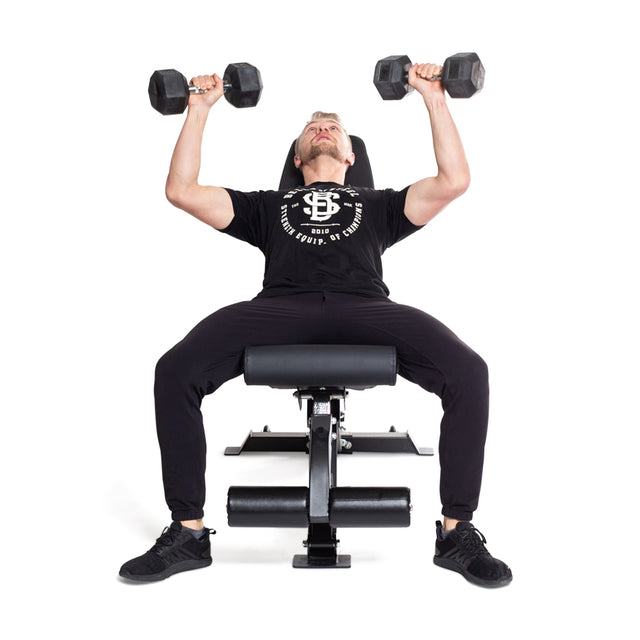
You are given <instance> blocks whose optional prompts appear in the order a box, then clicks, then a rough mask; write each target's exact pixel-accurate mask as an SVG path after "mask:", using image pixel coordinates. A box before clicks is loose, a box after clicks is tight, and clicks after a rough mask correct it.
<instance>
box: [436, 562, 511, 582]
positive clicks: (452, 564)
mask: <svg viewBox="0 0 640 640" xmlns="http://www.w3.org/2000/svg"><path fill="white" fill-rule="evenodd" d="M433 563H434V564H436V565H437V566H439V567H442V568H443V569H450V570H451V571H455V572H457V573H459V574H461V575H463V576H464V577H465V578H466V579H467V580H468V581H469V582H471V583H472V584H475V585H477V586H478V587H488V588H490V589H497V588H498V587H506V586H507V585H508V584H509V583H510V582H511V580H512V579H513V575H512V574H511V570H509V574H508V575H506V576H505V577H504V578H500V580H483V579H482V578H478V577H477V576H474V575H473V574H471V573H469V572H468V571H466V569H463V568H462V567H461V566H460V565H459V564H458V563H457V562H456V561H455V560H449V559H448V558H439V557H438V556H434V558H433Z"/></svg>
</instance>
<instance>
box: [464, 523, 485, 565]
mask: <svg viewBox="0 0 640 640" xmlns="http://www.w3.org/2000/svg"><path fill="white" fill-rule="evenodd" d="M457 533H458V535H459V536H460V546H462V547H464V549H465V551H467V552H468V553H469V554H470V555H472V556H474V557H475V556H482V555H489V552H488V551H487V549H486V547H485V546H484V545H485V543H486V542H487V539H486V538H485V537H484V534H483V533H482V532H481V531H480V530H479V529H476V528H475V527H474V526H473V525H471V526H470V527H469V528H466V529H463V530H462V531H458V532H457Z"/></svg>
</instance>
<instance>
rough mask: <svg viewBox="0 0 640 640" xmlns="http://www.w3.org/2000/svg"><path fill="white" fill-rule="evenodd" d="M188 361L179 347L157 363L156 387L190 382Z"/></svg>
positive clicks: (174, 348)
mask: <svg viewBox="0 0 640 640" xmlns="http://www.w3.org/2000/svg"><path fill="white" fill-rule="evenodd" d="M187 364H188V363H187V362H186V359H185V358H184V357H183V356H182V355H181V353H180V350H179V349H178V348H177V347H173V348H172V349H170V350H169V351H167V353H165V354H164V355H163V356H162V357H161V358H160V359H159V360H158V362H157V363H156V368H155V385H156V388H158V387H166V386H167V385H169V386H175V384H176V383H181V382H182V383H184V382H185V381H187V380H188V378H189V374H188V366H187Z"/></svg>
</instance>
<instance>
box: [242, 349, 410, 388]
mask: <svg viewBox="0 0 640 640" xmlns="http://www.w3.org/2000/svg"><path fill="white" fill-rule="evenodd" d="M397 368H398V365H397V361H396V349H395V347H393V346H386V345H347V344H338V345H329V344H294V345H267V346H255V347H247V348H246V349H245V354H244V380H245V382H246V383H247V384H249V385H268V386H270V387H273V388H275V389H297V388H300V389H304V388H311V387H340V388H349V389H369V388H371V387H375V386H376V385H379V384H386V385H394V384H395V383H396V374H397Z"/></svg>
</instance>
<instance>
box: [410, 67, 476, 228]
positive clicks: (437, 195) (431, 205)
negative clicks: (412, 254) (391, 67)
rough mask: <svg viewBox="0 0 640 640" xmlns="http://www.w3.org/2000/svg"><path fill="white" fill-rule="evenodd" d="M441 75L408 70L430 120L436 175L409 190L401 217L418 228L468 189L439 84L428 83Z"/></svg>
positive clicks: (432, 69)
mask: <svg viewBox="0 0 640 640" xmlns="http://www.w3.org/2000/svg"><path fill="white" fill-rule="evenodd" d="M441 73H442V67H440V66H437V65H435V64H415V65H413V67H411V69H410V70H409V84H410V85H411V86H412V87H413V88H414V89H416V91H418V92H419V93H420V94H421V95H422V97H423V99H424V103H425V105H426V107H427V111H428V112H429V118H430V120H431V133H432V136H433V149H434V152H435V157H436V163H437V165H438V174H437V175H436V176H435V177H432V178H424V179H423V180H419V181H418V182H416V183H415V184H413V185H411V187H409V191H408V192H407V199H406V202H405V209H404V212H405V215H406V216H407V218H408V219H409V220H410V221H411V222H412V223H413V224H415V225H418V226H422V225H424V224H427V222H429V220H431V219H432V218H434V217H435V216H436V215H437V214H438V213H440V211H442V210H443V209H444V208H445V207H446V206H447V205H448V204H449V203H450V202H452V201H453V200H455V199H456V198H457V197H459V196H461V195H462V194H463V193H464V192H465V191H466V190H467V188H468V187H469V182H470V175H469V165H468V164H467V158H466V156H465V154H464V148H463V147H462V141H461V140H460V135H459V134H458V129H457V128H456V125H455V123H454V122H453V118H452V117H451V113H449V108H448V107H447V103H446V99H445V95H444V89H443V87H442V82H441V81H439V80H438V81H430V80H429V78H432V77H433V76H434V75H439V74H441Z"/></svg>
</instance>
